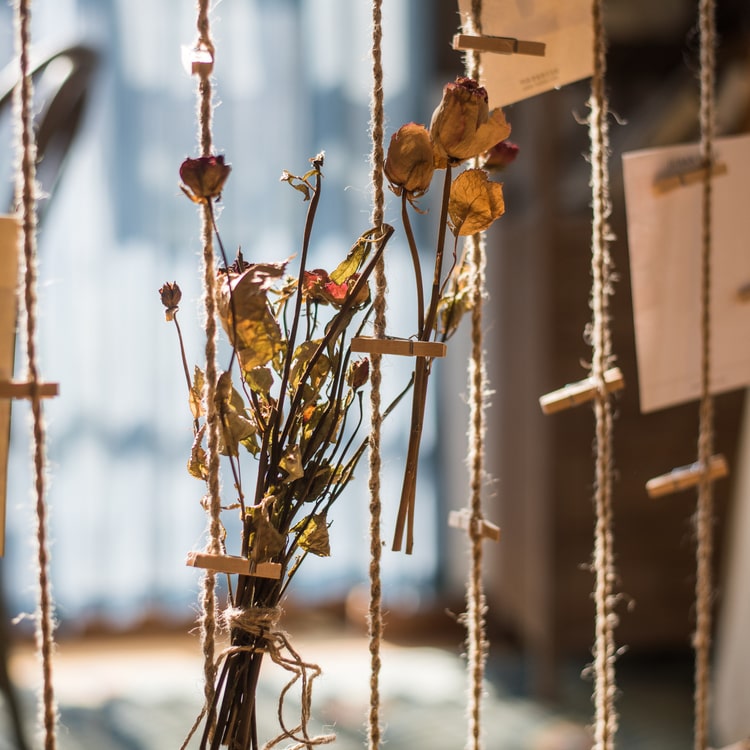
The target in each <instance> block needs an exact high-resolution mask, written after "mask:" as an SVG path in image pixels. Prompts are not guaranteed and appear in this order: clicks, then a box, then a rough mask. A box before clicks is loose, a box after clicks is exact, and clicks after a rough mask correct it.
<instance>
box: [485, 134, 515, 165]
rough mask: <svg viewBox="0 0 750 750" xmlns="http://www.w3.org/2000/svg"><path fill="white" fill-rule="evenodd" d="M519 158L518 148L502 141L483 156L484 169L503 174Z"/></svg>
mask: <svg viewBox="0 0 750 750" xmlns="http://www.w3.org/2000/svg"><path fill="white" fill-rule="evenodd" d="M517 156H518V146H517V145H516V144H515V143H511V142H510V141H500V143H496V144H495V145H494V146H493V147H492V148H491V149H490V150H489V151H485V152H484V154H482V159H481V161H482V167H483V168H484V169H489V170H490V171H491V172H502V171H503V170H504V169H505V168H506V167H507V166H509V165H510V164H512V163H513V162H514V161H515V160H516V157H517Z"/></svg>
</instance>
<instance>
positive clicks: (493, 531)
mask: <svg viewBox="0 0 750 750" xmlns="http://www.w3.org/2000/svg"><path fill="white" fill-rule="evenodd" d="M470 523H471V511H470V510H469V509H468V508H461V510H452V511H451V512H450V513H449V514H448V526H450V527H451V528H454V529H464V530H465V531H468V530H469V524H470ZM479 523H480V525H481V535H482V537H484V538H485V539H491V540H492V541H493V542H499V541H500V527H499V526H495V524H494V523H490V522H489V521H486V520H485V519H483V518H482V519H480V521H479Z"/></svg>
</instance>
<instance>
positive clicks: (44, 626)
mask: <svg viewBox="0 0 750 750" xmlns="http://www.w3.org/2000/svg"><path fill="white" fill-rule="evenodd" d="M15 10H16V44H17V51H18V58H19V67H20V81H19V85H18V86H17V87H16V91H15V101H14V106H15V114H16V118H17V123H18V129H19V164H18V170H17V185H16V202H17V204H19V205H20V207H21V228H22V231H21V237H22V240H21V242H22V245H23V258H24V263H25V267H24V284H23V286H24V304H25V309H26V360H27V362H26V368H27V377H28V380H29V382H30V383H31V384H32V391H31V392H32V397H31V411H32V424H33V446H34V454H33V464H34V492H35V498H36V503H35V510H36V521H37V530H36V541H37V568H38V576H39V580H38V584H39V589H38V601H37V612H36V618H35V620H36V644H37V649H38V651H39V654H40V658H41V663H42V703H41V706H40V720H41V724H42V727H43V732H44V747H45V750H54V748H56V747H57V740H56V728H57V707H56V703H55V693H54V686H53V680H52V653H53V650H54V635H53V633H54V619H53V615H52V608H53V603H52V593H51V583H50V578H49V562H50V556H49V550H48V544H47V506H46V503H45V494H46V475H45V472H46V465H47V459H46V429H45V424H44V416H43V414H42V402H41V399H40V397H39V392H38V384H39V381H40V378H39V363H38V353H37V296H36V293H37V267H36V263H37V243H36V230H37V217H36V143H35V140H34V130H33V118H32V100H33V84H32V80H31V74H30V72H29V71H30V65H29V47H30V44H31V32H30V25H31V2H30V0H18V3H17V5H16V8H15Z"/></svg>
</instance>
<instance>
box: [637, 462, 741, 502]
mask: <svg viewBox="0 0 750 750" xmlns="http://www.w3.org/2000/svg"><path fill="white" fill-rule="evenodd" d="M727 474H729V466H728V464H727V461H726V459H725V458H724V456H721V455H716V456H711V458H710V459H709V460H708V477H709V479H711V481H713V480H715V479H721V478H722V477H725V476H727ZM702 476H703V467H702V466H701V465H700V463H697V462H696V463H694V464H690V465H688V466H680V467H678V468H677V469H672V471H670V472H668V473H667V474H662V475H661V476H658V477H654V478H653V479H649V480H648V482H646V492H648V496H649V497H651V498H657V497H663V496H664V495H671V494H672V493H673V492H679V491H680V490H687V489H689V488H690V487H695V486H696V485H697V484H698V483H699V482H700V480H701V477H702Z"/></svg>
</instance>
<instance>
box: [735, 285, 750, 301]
mask: <svg viewBox="0 0 750 750" xmlns="http://www.w3.org/2000/svg"><path fill="white" fill-rule="evenodd" d="M737 297H738V298H739V300H740V302H750V281H748V282H747V283H746V284H743V285H742V286H741V287H740V288H739V289H738V290H737Z"/></svg>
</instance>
